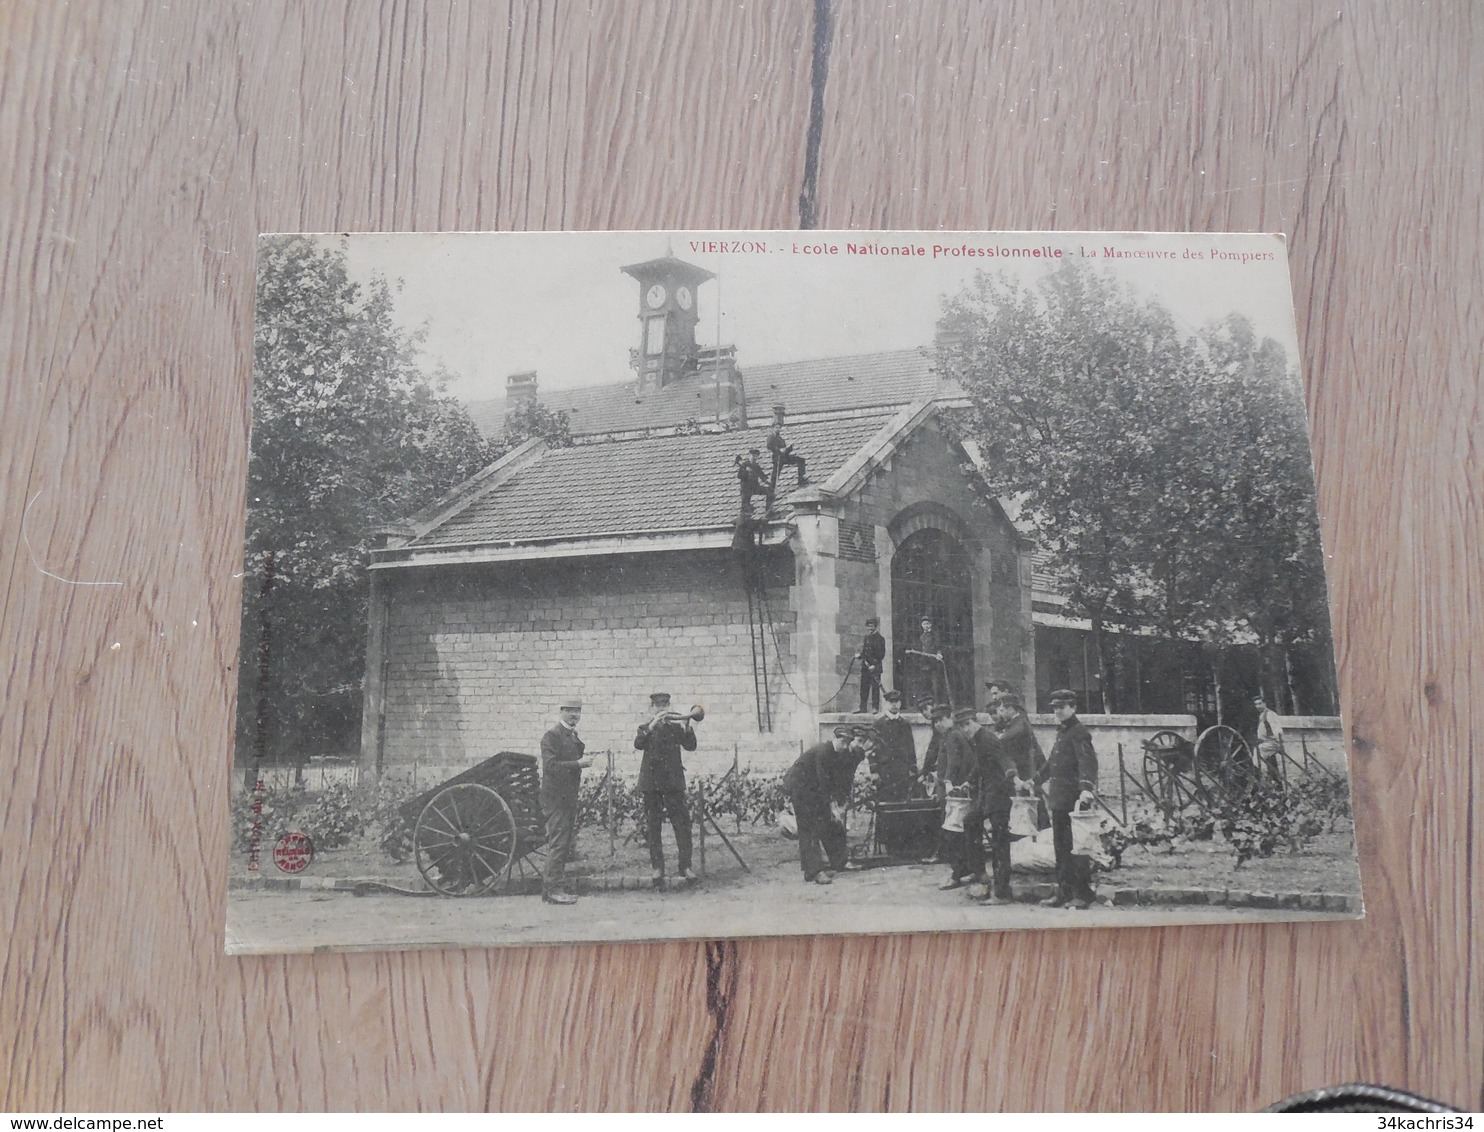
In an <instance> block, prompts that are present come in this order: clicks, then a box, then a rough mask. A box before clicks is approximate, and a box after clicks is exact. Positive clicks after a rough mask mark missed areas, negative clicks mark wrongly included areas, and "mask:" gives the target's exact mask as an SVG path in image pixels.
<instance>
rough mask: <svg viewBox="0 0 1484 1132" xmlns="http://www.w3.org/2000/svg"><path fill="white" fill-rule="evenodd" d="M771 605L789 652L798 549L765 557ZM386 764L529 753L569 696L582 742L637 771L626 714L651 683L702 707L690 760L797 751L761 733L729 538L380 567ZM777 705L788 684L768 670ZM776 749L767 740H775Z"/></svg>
mask: <svg viewBox="0 0 1484 1132" xmlns="http://www.w3.org/2000/svg"><path fill="white" fill-rule="evenodd" d="M768 568H769V571H770V581H771V582H772V583H773V584H772V586H771V587H770V593H769V606H770V612H771V613H772V616H773V620H774V628H775V631H776V643H775V641H774V640H773V635H772V634H770V636H769V642H768V644H769V657H768V659H769V665H770V668H776V667H777V664H776V661H777V653H776V650H777V649H778V648H781V649H782V652H783V655H784V660H785V662H786V663H792V659H791V657H790V656H789V650H790V641H791V639H792V636H793V626H794V614H793V613H792V612H791V611H790V609H789V594H788V588H787V586H788V583H789V582H790V581H791V580H792V576H793V562H792V556H791V555H790V554H789V553H788V552H787V550H785V549H783V548H777V549H776V550H775V551H774V552H773V553H772V554H771V555H770V561H769V563H768ZM387 588H388V592H389V594H390V606H389V608H388V612H387V629H386V643H387V661H386V666H385V668H386V677H385V703H386V724H385V729H384V732H383V738H382V765H383V767H385V768H387V769H391V770H399V769H405V768H408V767H411V766H413V765H417V766H418V767H419V769H423V768H426V767H429V766H434V767H446V768H450V769H456V768H459V767H462V766H466V765H468V764H469V763H472V762H475V761H477V760H479V759H481V758H485V757H487V756H488V755H491V754H494V753H495V752H497V751H500V750H514V751H526V752H530V753H535V752H536V750H537V748H538V745H539V742H540V737H541V734H542V733H543V732H544V731H545V730H546V729H547V728H548V727H549V726H550V725H551V722H552V721H553V720H554V719H555V717H556V711H557V707H558V706H559V704H560V702H561V700H562V698H563V697H564V696H566V695H568V694H573V695H576V696H579V697H581V699H582V701H583V705H584V710H583V719H582V723H581V725H580V727H579V731H580V733H581V734H582V736H583V738H584V739H585V740H586V742H587V745H588V748H589V750H591V751H602V750H605V749H609V748H612V749H613V750H614V751H615V755H616V758H617V760H618V766H619V769H620V770H625V771H628V772H633V771H635V770H636V769H637V765H638V755H637V752H635V751H634V750H633V737H634V728H635V726H636V725H637V724H638V722H639V721H640V719H641V718H644V717H646V716H647V707H648V694H649V693H650V692H651V691H668V692H670V693H671V695H672V696H673V697H674V706H675V707H677V708H679V709H681V710H686V709H688V708H689V707H690V705H691V704H693V703H700V704H703V705H704V706H705V708H706V711H707V717H706V720H705V722H704V723H702V724H701V725H700V729H699V735H700V738H701V744H702V747H701V751H700V752H699V754H698V756H697V757H696V758H693V759H688V760H687V762H688V765H691V766H693V767H694V768H695V769H697V770H700V771H706V770H713V769H714V770H725V768H726V767H727V766H729V765H730V763H731V758H732V745H733V743H734V742H735V743H737V744H738V746H739V752H740V755H741V757H742V760H743V762H744V763H748V762H758V763H760V764H761V763H768V764H773V765H776V764H777V763H779V762H780V760H783V759H786V758H787V757H788V756H789V755H790V752H794V751H796V749H797V748H796V744H795V743H794V742H793V741H792V740H790V739H787V738H785V737H783V736H770V735H760V734H759V733H758V727H757V719H756V710H755V701H754V692H753V687H754V685H753V663H752V647H751V639H750V636H749V632H748V618H747V601H746V597H745V593H744V591H743V589H742V587H741V583H740V581H739V579H738V576H737V573H736V571H735V569H734V567H733V565H732V560H731V556H730V554H729V552H727V551H695V552H687V553H669V554H644V555H626V556H614V557H607V558H602V559H556V560H552V561H548V562H543V563H540V564H492V565H484V566H467V567H458V568H454V567H443V568H440V569H438V570H436V571H426V570H421V571H408V572H407V573H406V574H405V575H398V576H396V577H395V578H394V579H389V584H388V587H387ZM772 683H773V685H774V687H773V699H774V703H773V708H774V711H775V713H776V712H778V711H779V710H780V708H781V707H782V703H781V700H782V697H783V696H784V695H785V694H786V693H785V692H784V690H783V688H782V686H781V681H780V680H778V679H777V678H776V677H775V679H774V680H773V681H772ZM774 748H777V750H776V751H775V750H774Z"/></svg>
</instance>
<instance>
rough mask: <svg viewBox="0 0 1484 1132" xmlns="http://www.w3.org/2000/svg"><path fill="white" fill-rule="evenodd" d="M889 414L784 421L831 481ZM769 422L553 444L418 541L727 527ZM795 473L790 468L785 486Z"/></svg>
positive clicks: (812, 468) (811, 468)
mask: <svg viewBox="0 0 1484 1132" xmlns="http://www.w3.org/2000/svg"><path fill="white" fill-rule="evenodd" d="M889 420H891V416H890V415H889V414H879V415H878V414H873V415H870V416H864V417H848V418H840V419H836V420H829V421H814V422H803V423H799V424H796V425H788V426H786V427H785V430H784V436H785V437H786V438H787V439H788V441H789V443H790V444H792V445H793V447H794V451H795V452H796V453H797V454H798V455H800V456H803V457H804V458H805V460H807V461H808V472H809V478H810V480H811V481H813V482H815V483H823V482H824V481H825V480H826V479H828V478H829V476H830V475H831V473H833V472H834V471H835V470H836V469H837V468H839V467H840V466H841V465H842V464H843V463H845V461H846V460H848V459H849V458H850V457H851V456H852V455H854V454H855V453H856V451H857V450H859V449H860V447H861V446H862V445H863V444H865V443H866V441H868V440H869V439H870V438H871V437H873V436H875V435H876V433H878V432H880V431H881V428H882V426H883V425H885V424H886V423H887V421H889ZM767 436H768V432H767V429H762V428H758V429H749V430H745V431H744V430H738V431H735V432H722V433H703V434H700V435H690V436H684V435H683V436H664V437H654V438H650V439H643V440H612V441H606V442H599V443H592V444H579V445H577V446H575V447H572V448H558V449H553V450H552V451H549V452H547V453H545V454H544V455H543V456H541V458H540V459H538V460H536V461H535V462H534V463H533V464H531V465H530V466H529V467H527V468H524V469H522V470H521V471H520V472H518V473H517V474H516V475H515V476H513V477H512V478H511V479H509V480H506V481H505V482H504V483H501V484H500V485H499V486H498V487H496V488H495V489H494V490H492V491H490V492H489V493H488V494H487V495H484V496H481V497H479V498H478V499H476V500H475V501H474V502H473V503H472V504H471V505H470V506H469V507H468V508H466V509H465V510H463V511H461V512H459V513H458V514H456V515H454V516H453V517H451V518H450V519H448V520H447V521H446V522H444V523H443V524H442V525H441V526H438V527H435V528H434V529H433V530H431V531H429V532H428V533H427V534H425V535H423V536H422V537H421V538H419V539H416V540H415V541H414V542H412V543H411V545H410V547H409V549H416V548H419V547H439V546H463V545H471V544H473V545H479V544H488V543H505V542H522V541H531V540H538V539H553V538H562V539H569V538H570V539H580V538H593V537H597V536H600V535H624V534H656V533H660V532H664V531H681V530H694V529H697V528H707V527H710V528H715V527H724V526H727V525H728V524H731V523H733V522H735V521H736V518H737V500H738V495H737V473H736V468H735V466H734V465H733V463H732V458H733V457H734V456H736V455H738V454H740V453H745V452H746V451H747V449H748V448H751V447H757V448H762V449H763V459H764V460H765V461H766V459H767V449H766V442H767ZM792 477H793V473H792V471H785V472H784V473H783V484H784V490H785V493H786V492H787V491H788V490H789V489H791V487H792V485H793V478H792Z"/></svg>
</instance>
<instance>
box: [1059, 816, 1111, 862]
mask: <svg viewBox="0 0 1484 1132" xmlns="http://www.w3.org/2000/svg"><path fill="white" fill-rule="evenodd" d="M1068 816H1069V817H1070V818H1071V821H1072V852H1073V853H1075V854H1076V855H1077V856H1079V857H1101V856H1102V855H1103V839H1102V836H1101V830H1102V824H1103V819H1102V816H1101V815H1100V814H1098V813H1097V811H1096V810H1094V809H1093V808H1092V807H1091V806H1089V807H1088V808H1087V809H1085V810H1073V811H1072V813H1071V814H1070V815H1068Z"/></svg>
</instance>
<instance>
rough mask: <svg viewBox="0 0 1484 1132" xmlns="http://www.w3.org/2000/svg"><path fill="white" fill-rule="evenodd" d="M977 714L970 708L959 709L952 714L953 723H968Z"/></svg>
mask: <svg viewBox="0 0 1484 1132" xmlns="http://www.w3.org/2000/svg"><path fill="white" fill-rule="evenodd" d="M978 714H979V713H978V712H976V711H975V710H974V709H973V708H971V707H961V708H959V709H958V710H957V711H956V712H954V713H953V722H954V723H968V722H969V720H971V719H973V718H974V716H976V715H978Z"/></svg>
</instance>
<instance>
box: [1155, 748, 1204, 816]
mask: <svg viewBox="0 0 1484 1132" xmlns="http://www.w3.org/2000/svg"><path fill="white" fill-rule="evenodd" d="M1143 746H1144V785H1145V786H1147V787H1148V788H1149V792H1150V793H1151V794H1153V795H1154V796H1155V797H1156V798H1158V799H1159V801H1160V803H1161V804H1162V805H1164V806H1166V807H1167V808H1170V809H1174V810H1183V809H1184V808H1185V807H1186V806H1188V805H1190V804H1191V803H1192V802H1194V801H1195V800H1196V787H1195V783H1194V782H1192V781H1190V780H1189V779H1187V777H1186V775H1187V774H1188V773H1189V771H1190V767H1191V746H1190V740H1189V739H1187V738H1185V737H1184V736H1183V735H1181V734H1180V733H1179V732H1177V731H1156V732H1155V733H1154V734H1153V735H1151V736H1150V737H1149V738H1148V739H1147V740H1146V741H1145V742H1144V744H1143Z"/></svg>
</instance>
